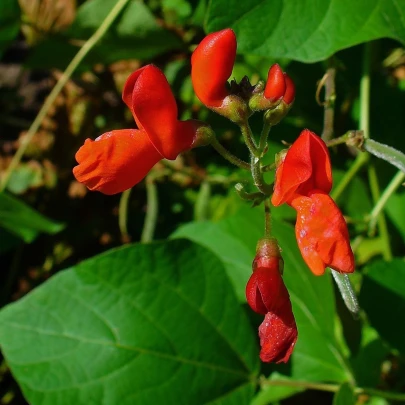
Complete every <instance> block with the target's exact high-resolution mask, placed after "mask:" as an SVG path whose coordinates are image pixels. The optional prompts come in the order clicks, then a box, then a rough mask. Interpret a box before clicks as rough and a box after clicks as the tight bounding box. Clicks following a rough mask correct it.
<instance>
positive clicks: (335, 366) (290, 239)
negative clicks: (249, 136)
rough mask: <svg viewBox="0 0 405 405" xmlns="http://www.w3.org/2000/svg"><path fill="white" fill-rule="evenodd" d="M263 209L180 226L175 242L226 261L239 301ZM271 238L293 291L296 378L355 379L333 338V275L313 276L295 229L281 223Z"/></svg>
mask: <svg viewBox="0 0 405 405" xmlns="http://www.w3.org/2000/svg"><path fill="white" fill-rule="evenodd" d="M263 221H264V218H263V214H262V210H261V209H260V208H258V209H250V210H248V209H246V210H242V211H241V212H240V213H239V214H237V215H235V216H233V217H229V218H227V219H225V220H223V221H220V222H218V223H215V224H213V223H210V222H198V223H191V224H188V225H185V226H183V227H180V228H179V229H178V230H177V231H176V232H175V233H174V235H173V237H186V238H188V239H191V240H193V241H195V242H198V243H200V244H202V245H204V246H206V247H208V248H209V249H211V250H212V251H213V252H215V253H216V254H217V255H218V256H219V257H220V258H221V260H222V261H223V263H224V265H225V268H226V270H227V272H228V275H229V277H230V278H231V280H232V282H233V284H234V287H235V291H236V293H237V295H238V297H239V299H240V300H243V301H245V294H244V291H245V286H246V282H247V281H248V279H249V277H250V275H251V273H252V261H253V258H254V256H255V246H256V243H257V241H258V239H259V238H261V237H262V236H263V227H264V225H263ZM272 233H273V235H274V237H276V238H277V240H278V241H279V244H280V247H281V249H282V256H283V259H284V280H285V283H286V285H287V288H288V291H289V292H290V296H291V301H292V303H293V311H294V315H295V318H296V322H297V326H298V342H297V345H296V348H295V349H294V353H293V360H292V364H291V369H292V376H293V377H294V378H296V379H304V380H313V381H319V380H325V379H326V380H328V381H339V382H341V381H345V380H347V379H350V378H351V372H350V370H349V369H348V368H347V367H346V365H345V361H344V359H343V357H342V354H341V352H340V349H339V347H338V345H337V343H336V339H335V336H334V317H335V306H334V294H333V289H332V284H331V278H330V275H329V274H326V275H325V276H323V277H315V276H313V275H312V273H311V272H310V270H309V269H308V267H307V266H306V265H305V263H304V262H303V260H302V257H301V254H300V252H299V250H298V247H297V242H296V239H295V234H294V229H293V227H292V226H290V225H288V224H285V223H283V222H281V221H278V220H277V219H273V221H272Z"/></svg>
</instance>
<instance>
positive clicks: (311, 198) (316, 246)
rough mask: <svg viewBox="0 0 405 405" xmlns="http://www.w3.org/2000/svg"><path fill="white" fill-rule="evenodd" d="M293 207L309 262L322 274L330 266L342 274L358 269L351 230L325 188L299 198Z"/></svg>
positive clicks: (297, 228)
mask: <svg viewBox="0 0 405 405" xmlns="http://www.w3.org/2000/svg"><path fill="white" fill-rule="evenodd" d="M291 206H292V207H293V208H295V209H296V210H297V222H296V224H295V235H296V238H297V242H298V247H299V248H300V251H301V254H302V257H303V258H304V260H305V263H306V264H307V265H308V267H309V268H310V269H311V270H312V272H313V273H314V274H315V275H317V276H319V275H322V274H323V273H324V272H325V267H330V268H332V269H334V270H336V271H339V272H342V273H352V272H353V271H354V267H355V264H354V256H353V252H352V249H351V247H350V242H349V232H348V230H347V225H346V222H345V220H344V218H343V215H342V213H341V212H340V210H339V208H338V207H337V205H336V204H335V202H334V201H333V200H332V198H331V197H329V195H328V194H325V193H323V192H321V191H311V192H309V193H308V196H302V197H297V198H295V199H294V200H293V201H292V203H291Z"/></svg>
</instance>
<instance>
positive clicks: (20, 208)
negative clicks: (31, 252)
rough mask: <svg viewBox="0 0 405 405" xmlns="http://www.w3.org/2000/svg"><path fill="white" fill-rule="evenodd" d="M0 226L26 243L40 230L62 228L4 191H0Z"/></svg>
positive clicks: (49, 231) (51, 232)
mask: <svg viewBox="0 0 405 405" xmlns="http://www.w3.org/2000/svg"><path fill="white" fill-rule="evenodd" d="M0 226H1V227H3V228H5V229H6V230H8V231H9V232H11V233H13V234H14V235H17V236H19V237H20V238H21V239H23V240H24V242H27V243H30V242H32V241H33V240H34V239H35V238H36V237H37V236H38V234H39V233H41V232H45V233H49V234H54V233H57V232H59V231H61V230H62V229H63V228H64V225H63V224H61V223H59V222H55V221H52V220H50V219H48V218H46V217H44V216H43V215H41V214H40V213H39V212H37V211H35V210H34V209H32V208H31V207H29V206H28V205H26V204H25V203H23V202H22V201H20V200H19V199H17V198H15V197H12V196H11V195H9V194H6V193H0Z"/></svg>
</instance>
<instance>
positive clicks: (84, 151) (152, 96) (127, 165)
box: [73, 65, 210, 194]
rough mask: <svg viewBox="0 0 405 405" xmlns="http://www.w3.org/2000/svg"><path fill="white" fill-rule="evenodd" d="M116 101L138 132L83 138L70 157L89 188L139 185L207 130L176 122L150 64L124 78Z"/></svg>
mask: <svg viewBox="0 0 405 405" xmlns="http://www.w3.org/2000/svg"><path fill="white" fill-rule="evenodd" d="M122 98H123V100H124V102H125V103H126V105H127V106H128V108H129V109H130V110H131V111H132V115H133V117H134V119H135V122H136V124H137V126H138V129H121V130H113V131H110V132H107V133H105V134H103V135H101V136H99V137H98V138H97V139H96V140H95V141H92V140H90V139H86V141H85V143H84V145H83V146H82V147H81V148H80V149H79V151H78V152H77V153H76V160H77V162H78V163H79V165H78V166H76V167H75V168H74V169H73V174H74V176H75V177H76V179H77V180H78V181H79V182H81V183H84V184H85V185H86V186H87V187H88V188H89V189H90V190H98V191H101V192H102V193H104V194H116V193H119V192H122V191H124V190H126V189H128V188H131V187H133V186H134V185H135V184H137V183H139V182H140V181H141V180H142V179H143V178H144V177H145V176H146V174H147V173H148V172H149V170H150V169H151V168H152V167H153V166H154V165H155V164H156V163H157V162H158V161H159V160H161V159H163V158H166V159H175V158H176V157H177V155H178V154H179V153H181V152H184V151H185V150H187V149H190V148H192V147H195V146H199V145H202V144H203V143H204V140H203V138H204V135H206V134H207V133H209V132H210V130H209V127H208V126H207V125H206V124H203V123H202V122H199V121H195V120H188V121H178V119H177V105H176V101H175V99H174V96H173V94H172V92H171V90H170V86H169V83H168V82H167V80H166V77H165V76H164V74H163V73H162V72H161V70H160V69H158V68H157V67H156V66H154V65H147V66H145V67H143V68H140V69H138V70H136V71H135V72H134V73H132V74H131V75H130V76H129V78H128V79H127V81H126V83H125V86H124V89H123V94H122Z"/></svg>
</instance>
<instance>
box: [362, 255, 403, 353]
mask: <svg viewBox="0 0 405 405" xmlns="http://www.w3.org/2000/svg"><path fill="white" fill-rule="evenodd" d="M360 305H361V307H362V308H363V309H364V311H366V313H367V316H368V319H369V321H370V323H371V325H372V326H373V327H374V328H375V329H376V330H377V331H378V333H379V334H380V336H381V338H383V339H384V340H385V341H386V342H388V343H389V344H390V345H391V346H392V347H394V348H396V349H398V350H399V351H401V352H402V353H405V340H404V337H403V334H402V333H401V330H400V329H399V328H398V325H400V319H401V314H403V313H404V311H405V262H404V261H403V260H401V259H395V260H393V261H391V262H386V261H383V260H380V261H376V262H374V263H372V264H371V265H370V266H368V267H367V273H366V275H365V277H364V281H363V285H362V287H361V291H360Z"/></svg>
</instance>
